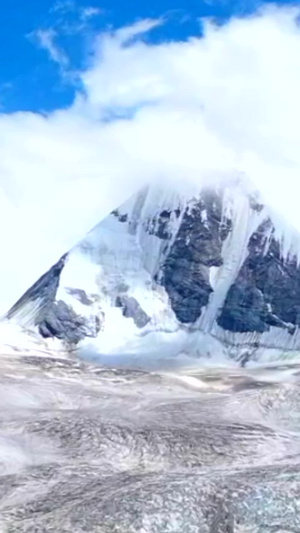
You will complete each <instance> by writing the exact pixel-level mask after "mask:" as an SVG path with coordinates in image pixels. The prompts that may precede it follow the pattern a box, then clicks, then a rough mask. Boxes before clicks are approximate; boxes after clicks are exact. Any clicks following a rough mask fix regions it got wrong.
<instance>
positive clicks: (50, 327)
mask: <svg viewBox="0 0 300 533" xmlns="http://www.w3.org/2000/svg"><path fill="white" fill-rule="evenodd" d="M99 331H100V320H99V318H98V317H97V316H95V321H94V323H91V321H90V320H87V319H86V318H85V317H82V316H79V315H76V313H75V312H74V311H73V309H71V308H70V307H69V306H68V305H67V304H66V303H65V302H63V301H62V300H59V301H58V302H54V303H53V304H52V307H51V309H50V310H49V311H48V313H47V316H46V317H45V318H44V320H43V321H42V322H40V323H39V332H40V334H41V335H42V336H43V337H45V338H47V337H57V338H58V339H61V340H64V341H66V342H69V343H72V344H77V343H78V342H79V341H80V340H83V339H84V338H85V337H96V336H97V334H98V333H99Z"/></svg>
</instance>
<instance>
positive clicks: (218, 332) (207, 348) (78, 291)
mask: <svg viewBox="0 0 300 533" xmlns="http://www.w3.org/2000/svg"><path fill="white" fill-rule="evenodd" d="M299 260H300V235H299V234H298V233H297V232H296V231H295V230H293V229H292V228H290V227H289V226H288V225H287V224H286V223H284V222H283V221H282V220H281V219H280V217H278V216H277V215H276V214H275V213H273V212H272V210H271V209H269V208H268V206H267V205H266V203H265V202H263V201H262V199H261V198H260V195H259V194H258V193H257V192H256V191H254V190H253V189H252V187H251V186H250V185H249V184H248V182H247V181H246V180H244V179H234V180H231V181H229V182H228V181H227V182H222V183H214V184H213V185H210V186H207V185H205V186H204V185H203V186H201V187H199V188H198V189H193V190H192V189H190V188H189V187H186V188H185V189H184V190H183V189H182V190H180V189H179V188H178V187H175V188H174V189H172V188H169V187H163V186H157V185H155V186H154V185H153V186H149V187H147V188H145V189H143V190H141V191H139V192H138V193H137V194H135V195H134V196H133V197H131V198H130V199H129V200H128V201H127V202H126V203H124V204H123V205H122V206H120V207H118V208H117V209H115V210H114V211H113V212H112V213H111V214H110V215H109V216H108V217H107V218H105V219H104V220H102V221H101V222H100V223H99V224H98V225H97V226H96V227H95V228H94V229H93V230H92V231H91V232H90V233H88V235H87V236H86V238H85V239H84V240H83V241H82V242H80V243H79V244H78V245H77V246H76V247H75V248H74V249H72V250H71V251H70V252H69V253H68V254H66V256H64V257H63V258H62V259H60V261H59V262H58V263H57V264H56V265H54V266H53V267H52V268H51V269H50V270H49V271H48V272H47V273H46V274H44V275H43V276H42V277H41V278H40V279H39V280H38V281H37V282H36V283H35V284H34V285H33V287H31V288H30V289H29V290H28V291H27V292H26V293H25V295H24V296H22V298H21V299H20V300H19V301H18V302H17V303H16V304H15V305H14V306H13V308H12V309H11V310H10V311H9V312H8V314H7V317H6V318H7V319H9V320H13V321H16V322H18V323H19V324H21V325H22V326H26V327H32V326H34V327H35V328H37V330H38V331H39V334H40V335H41V336H43V337H44V338H48V337H57V338H59V339H60V340H61V341H63V342H64V343H67V344H68V345H71V346H74V345H78V344H79V345H87V344H88V345H89V346H90V347H92V348H93V349H94V350H96V351H98V352H100V353H104V354H110V353H119V354H121V353H127V354H136V353H139V354H143V353H145V354H147V355H151V354H152V353H153V354H156V353H158V352H160V353H161V354H162V355H163V354H166V355H179V354H187V355H196V356H203V357H211V358H214V357H217V356H218V357H219V356H222V357H227V358H228V357H229V358H234V359H236V360H238V361H240V362H241V363H242V364H245V363H246V362H247V361H248V360H250V359H259V358H261V357H263V355H264V354H266V353H268V354H269V355H270V354H271V355H270V356H271V357H273V358H274V357H275V358H276V357H282V356H283V353H284V354H287V353H288V354H290V353H292V352H293V351H295V350H298V349H300V336H299V324H300V265H299ZM269 355H268V357H269Z"/></svg>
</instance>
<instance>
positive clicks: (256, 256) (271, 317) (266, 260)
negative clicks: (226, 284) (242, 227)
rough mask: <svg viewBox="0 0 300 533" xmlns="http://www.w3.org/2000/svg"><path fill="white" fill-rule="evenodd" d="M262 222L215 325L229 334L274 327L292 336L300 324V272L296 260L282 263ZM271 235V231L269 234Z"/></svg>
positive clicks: (267, 228)
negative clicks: (268, 240) (228, 331)
mask: <svg viewBox="0 0 300 533" xmlns="http://www.w3.org/2000/svg"><path fill="white" fill-rule="evenodd" d="M267 230H271V231H272V223H271V221H270V220H267V221H265V222H264V223H263V224H261V226H260V227H259V228H258V230H257V231H256V232H255V233H254V234H253V235H252V237H251V239H250V241H249V245H248V257H247V259H246V261H245V262H244V264H243V266H242V268H241V270H240V272H239V275H238V277H237V279H236V281H235V283H234V285H232V287H231V288H230V290H229V292H228V295H227V299H226V301H225V305H224V307H223V309H222V312H221V315H220V316H219V318H218V324H219V325H220V326H221V327H223V328H224V329H227V330H230V331H238V332H247V331H249V332H250V331H257V332H259V333H263V332H264V331H267V330H269V329H270V326H277V327H281V328H285V329H287V330H288V331H289V332H290V333H294V331H295V327H296V326H298V325H299V324H300V268H299V266H298V265H297V261H296V258H289V259H288V260H286V261H285V260H284V259H283V258H282V257H281V254H280V247H279V243H278V242H277V241H276V240H275V238H274V236H273V235H272V236H271V240H270V243H269V244H268V247H267V252H266V253H264V250H266V245H267V237H266V234H267ZM273 231H274V230H273Z"/></svg>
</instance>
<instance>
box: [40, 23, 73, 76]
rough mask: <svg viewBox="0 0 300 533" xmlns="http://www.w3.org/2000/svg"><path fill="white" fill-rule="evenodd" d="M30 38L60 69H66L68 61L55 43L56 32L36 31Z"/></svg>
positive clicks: (49, 30) (48, 30)
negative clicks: (32, 38)
mask: <svg viewBox="0 0 300 533" xmlns="http://www.w3.org/2000/svg"><path fill="white" fill-rule="evenodd" d="M31 37H34V38H35V40H36V42H37V43H38V45H39V47H40V48H43V49H44V50H46V51H47V52H48V54H49V57H50V59H51V60H52V61H54V62H55V63H57V64H58V65H59V66H60V67H62V68H66V67H68V65H69V59H68V57H67V55H66V53H65V52H64V50H62V49H61V48H60V47H59V46H58V45H57V43H56V42H55V40H56V38H57V32H56V31H55V30H54V29H52V28H50V29H47V30H37V31H35V32H34V33H33V34H31Z"/></svg>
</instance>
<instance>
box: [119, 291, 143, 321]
mask: <svg viewBox="0 0 300 533" xmlns="http://www.w3.org/2000/svg"><path fill="white" fill-rule="evenodd" d="M116 306H117V307H121V308H122V311H123V316H126V317H127V318H133V320H134V323H135V325H136V326H137V327H138V328H144V327H145V326H146V325H147V324H148V322H149V321H150V318H149V316H148V315H147V313H145V311H144V310H143V309H142V308H141V306H140V304H139V303H138V301H137V300H136V299H135V298H133V297H130V296H127V295H126V294H122V295H120V296H117V298H116Z"/></svg>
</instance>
